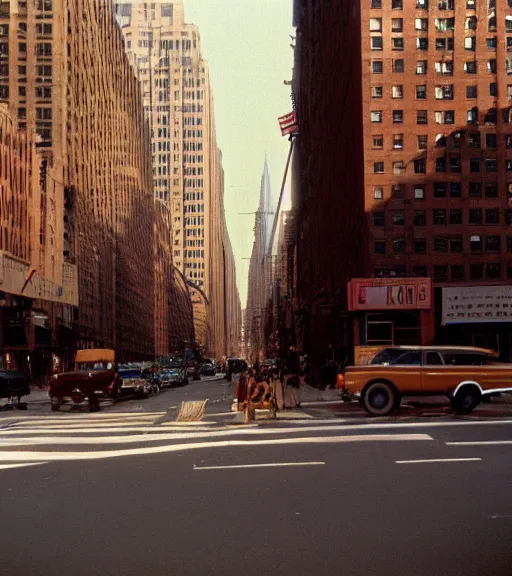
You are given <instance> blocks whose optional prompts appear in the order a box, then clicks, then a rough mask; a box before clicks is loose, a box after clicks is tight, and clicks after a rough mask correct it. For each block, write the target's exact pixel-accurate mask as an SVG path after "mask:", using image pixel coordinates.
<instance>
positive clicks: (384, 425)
mask: <svg viewBox="0 0 512 576" xmlns="http://www.w3.org/2000/svg"><path fill="white" fill-rule="evenodd" d="M351 421H352V422H353V420H352V419H351V418H345V419H342V418H337V419H333V418H332V419H326V420H316V419H315V420H313V421H301V422H297V421H289V422H287V421H286V420H282V421H279V424H287V425H295V426H303V427H305V426H307V427H309V426H312V427H314V426H316V424H317V423H320V422H322V423H323V422H331V423H332V426H331V428H336V427H338V428H340V429H342V430H371V429H374V428H381V429H386V428H397V429H400V428H448V427H452V426H501V425H504V424H505V425H506V424H508V425H510V424H512V420H491V421H487V420H485V421H482V420H457V421H455V422H453V421H444V422H425V421H423V422H422V421H417V422H396V421H395V422H388V421H386V422H383V421H382V420H380V421H378V422H373V423H371V422H370V423H368V424H344V423H345V422H351Z"/></svg>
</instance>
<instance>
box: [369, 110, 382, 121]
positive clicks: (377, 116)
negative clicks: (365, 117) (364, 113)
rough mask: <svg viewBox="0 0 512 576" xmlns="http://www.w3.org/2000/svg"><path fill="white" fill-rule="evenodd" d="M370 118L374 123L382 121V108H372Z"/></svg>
mask: <svg viewBox="0 0 512 576" xmlns="http://www.w3.org/2000/svg"><path fill="white" fill-rule="evenodd" d="M370 119H371V121H372V122H373V123H374V124H380V123H382V110H373V111H372V112H370Z"/></svg>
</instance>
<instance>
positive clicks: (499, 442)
mask: <svg viewBox="0 0 512 576" xmlns="http://www.w3.org/2000/svg"><path fill="white" fill-rule="evenodd" d="M445 444H446V446H492V445H496V446H501V445H507V444H512V440H477V441H475V442H445Z"/></svg>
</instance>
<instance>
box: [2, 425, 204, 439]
mask: <svg viewBox="0 0 512 576" xmlns="http://www.w3.org/2000/svg"><path fill="white" fill-rule="evenodd" d="M162 429H163V430H171V429H174V430H176V431H177V430H185V431H186V430H187V428H184V427H183V426H175V427H174V426H173V427H171V426H166V427H165V428H162ZM189 429H190V430H197V429H198V428H197V427H194V428H189ZM201 429H202V430H204V431H209V430H210V428H199V430H201ZM159 430H160V427H159V426H121V427H119V426H111V427H110V426H104V427H101V428H98V427H94V428H64V427H62V428H37V427H36V428H2V429H0V438H1V437H3V436H27V435H29V434H37V435H38V436H39V435H48V434H105V433H113V432H145V433H147V432H155V433H157V432H158V431H159Z"/></svg>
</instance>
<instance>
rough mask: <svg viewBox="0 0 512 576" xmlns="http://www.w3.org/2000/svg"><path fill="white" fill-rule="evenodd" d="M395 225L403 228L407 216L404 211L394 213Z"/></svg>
mask: <svg viewBox="0 0 512 576" xmlns="http://www.w3.org/2000/svg"><path fill="white" fill-rule="evenodd" d="M393 224H394V225H395V226H403V225H404V224H405V214H404V211H403V210H395V211H394V212H393Z"/></svg>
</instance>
